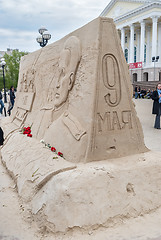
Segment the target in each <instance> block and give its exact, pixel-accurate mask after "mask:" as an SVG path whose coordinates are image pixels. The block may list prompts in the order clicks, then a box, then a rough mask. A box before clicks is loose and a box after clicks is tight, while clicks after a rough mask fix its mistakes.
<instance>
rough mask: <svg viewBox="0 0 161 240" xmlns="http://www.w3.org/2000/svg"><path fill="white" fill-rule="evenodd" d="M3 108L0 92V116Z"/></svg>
mask: <svg viewBox="0 0 161 240" xmlns="http://www.w3.org/2000/svg"><path fill="white" fill-rule="evenodd" d="M3 108H4V102H3V100H2V92H1V91H0V114H2V111H3Z"/></svg>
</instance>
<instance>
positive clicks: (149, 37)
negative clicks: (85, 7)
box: [100, 0, 161, 87]
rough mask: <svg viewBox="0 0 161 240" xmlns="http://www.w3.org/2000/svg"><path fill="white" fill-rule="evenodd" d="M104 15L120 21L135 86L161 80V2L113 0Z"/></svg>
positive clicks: (118, 25) (126, 55) (116, 21)
mask: <svg viewBox="0 0 161 240" xmlns="http://www.w3.org/2000/svg"><path fill="white" fill-rule="evenodd" d="M100 16H104V17H110V18H113V20H114V22H115V24H116V28H117V29H118V33H119V35H120V39H121V45H122V49H123V52H124V55H125V58H126V61H127V63H128V64H129V69H130V73H131V79H132V82H133V83H134V85H140V86H146V87H150V86H151V85H152V86H154V84H155V85H156V81H161V1H155V0H111V2H110V3H109V4H108V5H107V7H106V8H105V9H104V10H103V12H102V13H101V15H100ZM158 57H159V59H158ZM152 58H153V61H152ZM154 81H155V83H154Z"/></svg>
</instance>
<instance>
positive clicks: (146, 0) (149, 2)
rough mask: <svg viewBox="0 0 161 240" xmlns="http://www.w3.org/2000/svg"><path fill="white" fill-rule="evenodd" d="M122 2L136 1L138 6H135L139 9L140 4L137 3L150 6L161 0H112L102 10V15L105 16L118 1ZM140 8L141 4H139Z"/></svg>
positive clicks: (159, 2)
mask: <svg viewBox="0 0 161 240" xmlns="http://www.w3.org/2000/svg"><path fill="white" fill-rule="evenodd" d="M119 2H120V4H121V3H122V2H128V3H133V4H135V3H136V7H134V9H137V8H138V5H137V3H139V4H140V5H141V7H145V6H148V5H155V4H159V5H160V4H161V0H156V1H155V0H111V1H110V2H109V4H108V5H107V6H106V7H105V9H104V10H103V11H102V13H101V14H100V16H105V15H107V13H108V12H109V11H110V10H111V9H112V8H113V7H114V6H115V5H116V3H119ZM139 8H140V6H139Z"/></svg>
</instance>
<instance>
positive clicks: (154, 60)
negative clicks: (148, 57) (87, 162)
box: [152, 56, 159, 81]
mask: <svg viewBox="0 0 161 240" xmlns="http://www.w3.org/2000/svg"><path fill="white" fill-rule="evenodd" d="M158 60H159V56H156V57H152V62H154V75H153V76H154V79H153V80H154V81H155V63H156V62H158Z"/></svg>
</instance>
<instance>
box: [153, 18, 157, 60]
mask: <svg viewBox="0 0 161 240" xmlns="http://www.w3.org/2000/svg"><path fill="white" fill-rule="evenodd" d="M152 21H153V26H152V57H156V56H157V21H158V17H157V16H154V17H152Z"/></svg>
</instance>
